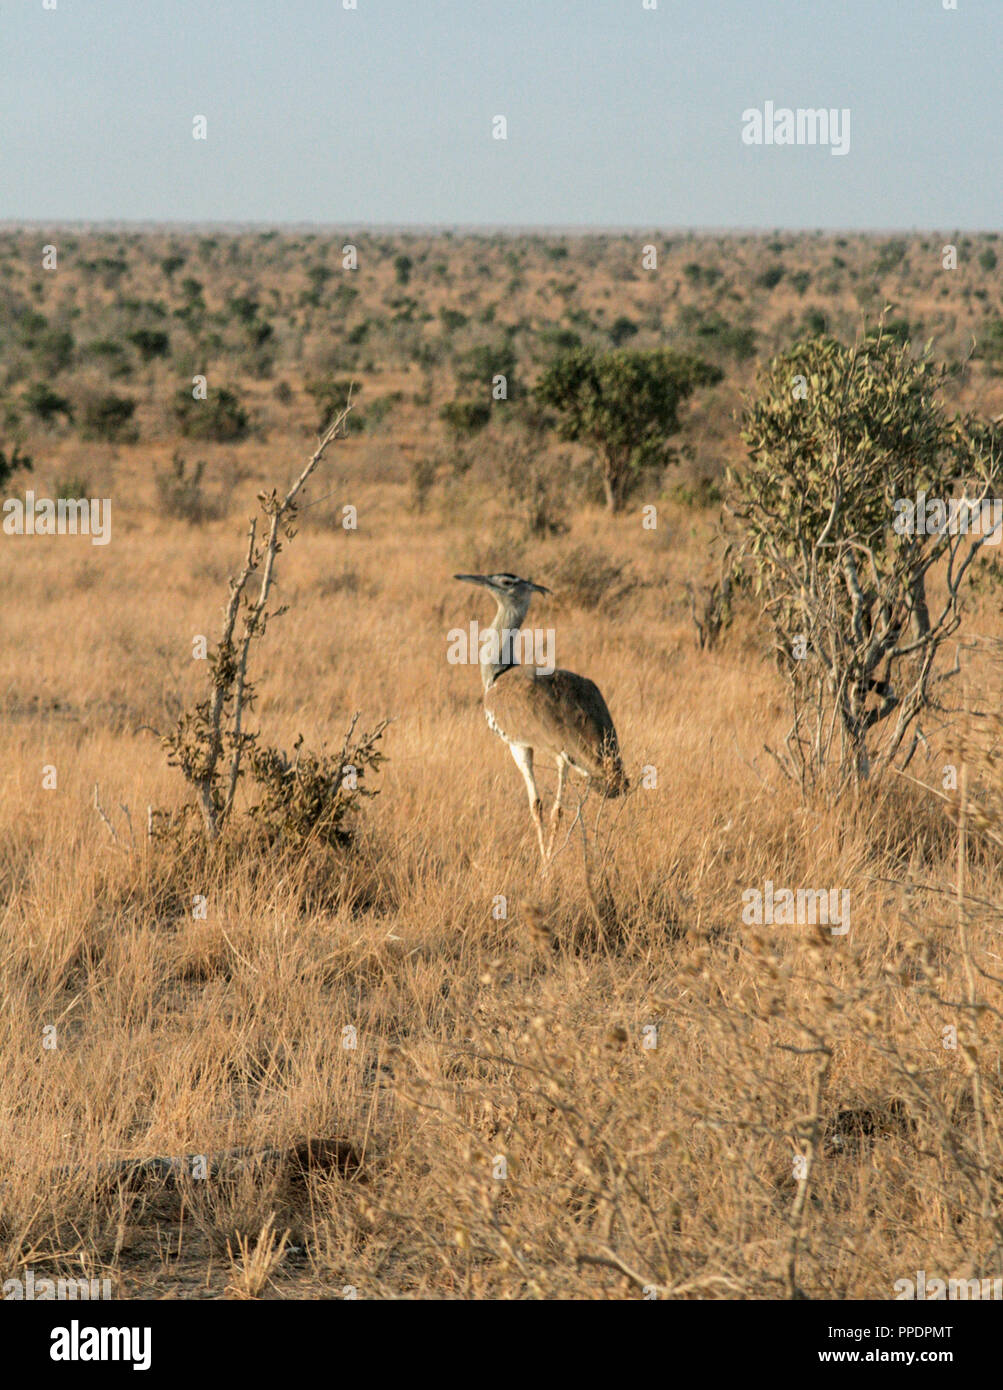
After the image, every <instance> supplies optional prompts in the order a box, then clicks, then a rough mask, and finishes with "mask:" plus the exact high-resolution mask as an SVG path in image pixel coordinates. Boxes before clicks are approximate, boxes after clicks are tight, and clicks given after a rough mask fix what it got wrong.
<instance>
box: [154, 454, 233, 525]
mask: <svg viewBox="0 0 1003 1390" xmlns="http://www.w3.org/2000/svg"><path fill="white" fill-rule="evenodd" d="M204 472H205V460H204V459H199V461H198V463H196V464H195V467H194V468H193V469H192V470H191V471H190V472H189V471H188V465H187V463H186V462H185V460H184V459H183V458H182V456H181V454H180V453H178V452H175V454H174V456H173V458H172V459H171V467H170V471H169V472H166V473H155V474H154V481H155V482H156V485H157V494H158V496H159V498H160V508H161V511H162V512H164V514H165V515H166V516H169V517H173V518H174V519H175V520H177V521H187V522H189V523H190V524H192V525H195V526H198V525H201V524H202V523H203V522H204V521H208V520H210V518H212V517H214V516H217V515H218V508H216V507H215V506H213V505H212V504H211V503H210V502H209V501H208V500H207V499H206V496H205V494H204V492H203V490H202V475H203V473H204Z"/></svg>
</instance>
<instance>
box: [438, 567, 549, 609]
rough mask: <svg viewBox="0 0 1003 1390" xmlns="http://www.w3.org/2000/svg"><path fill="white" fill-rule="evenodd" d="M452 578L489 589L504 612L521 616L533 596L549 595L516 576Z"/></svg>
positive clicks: (458, 575) (490, 575)
mask: <svg viewBox="0 0 1003 1390" xmlns="http://www.w3.org/2000/svg"><path fill="white" fill-rule="evenodd" d="M453 578H454V579H462V580H463V581H464V583H466V584H479V585H480V586H481V587H482V588H483V589H489V590H490V591H491V593H492V594H493V595H494V597H495V600H496V602H497V603H498V606H499V608H501V609H502V610H503V611H504V612H517V613H521V614H523V615H525V613H526V610H527V609H528V608H529V603H530V599H531V598H532V597H533V595H534V594H549V593H550V590H549V589H547V588H545V587H544V585H542V584H534V583H533V581H532V580H531V579H520V578H519V576H518V575H517V574H505V573H502V574H454V575H453Z"/></svg>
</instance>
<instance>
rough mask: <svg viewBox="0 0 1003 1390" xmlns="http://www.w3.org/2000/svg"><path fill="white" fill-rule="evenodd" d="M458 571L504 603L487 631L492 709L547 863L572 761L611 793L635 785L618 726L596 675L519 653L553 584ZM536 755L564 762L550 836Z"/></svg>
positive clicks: (491, 719)
mask: <svg viewBox="0 0 1003 1390" xmlns="http://www.w3.org/2000/svg"><path fill="white" fill-rule="evenodd" d="M453 578H454V579H462V580H464V581H465V582H466V583H467V584H479V585H481V587H482V588H485V589H487V590H489V591H490V593H491V594H492V596H493V598H494V600H495V603H496V604H497V605H498V611H497V613H496V614H495V620H494V622H493V623H492V624H491V627H490V629H488V631H487V632H482V633H481V642H480V667H481V682H482V684H483V686H484V713H485V715H486V716H487V721H488V724H489V725H490V727H491V729H492V730H493V731H494V732H495V733H496V734H498V736H499V737H500V738H503V739H504V740H505V742H506V743H507V744H508V746H509V750H510V752H511V754H512V757H513V758H514V759H515V761H516V765H517V767H518V768H519V771H520V772H521V773H522V775H523V779H524V781H525V783H526V790H527V792H528V793H529V810H530V814H531V816H532V817H533V824H534V825H535V826H536V834H537V839H538V840H539V842H540V855H541V857H542V859H543V863H544V865H545V866H546V865H547V864H549V862H550V858H551V855H552V854H553V852H554V841H555V839H556V838H557V827H558V825H559V824H560V820H561V797H562V796H563V794H564V780H565V777H566V776H567V772H568V768H569V767H570V768H571V769H573V771H575V772H578V773H581V774H582V776H584V777H585V778H587V779H588V783H589V785H590V786H594V787H597V788H598V789H599V791H600V792H601V793H602V794H603V796H619V795H620V794H621V793H622V792H625V791H626V790H627V787H628V785H629V784H628V782H627V778H626V775H625V773H624V770H623V763H622V762H621V761H620V745H619V742H618V740H617V736H616V729H615V728H614V727H613V720H612V718H611V717H610V712H609V710H608V709H607V707H606V701H605V700H604V699H603V697H602V693H601V692H600V690H599V687H598V686H597V685H596V684H595V683H594V682H593V681H590V680H588V679H587V678H586V677H585V676H577V675H575V673H574V672H573V671H562V670H560V669H557V670H553V671H544V670H539V669H537V668H536V667H535V666H531V665H529V664H520V663H519V662H517V661H516V660H515V652H516V649H517V638H518V633H519V629H520V628H521V627H522V624H523V622H524V621H525V618H526V614H527V612H528V611H529V605H530V601H531V599H532V597H533V595H534V594H549V593H550V590H549V589H547V588H544V586H543V585H542V584H534V583H532V581H531V580H529V579H520V578H519V576H518V575H516V574H455V575H454V576H453ZM489 634H490V635H489ZM534 757H547V758H552V759H553V761H554V763H555V764H556V766H557V795H556V797H555V798H554V805H553V807H552V809H551V812H550V836H549V839H548V840H546V841H545V839H544V832H543V808H542V806H541V804H540V793H539V792H538V791H537V788H536V779H535V777H534V776H533V759H534Z"/></svg>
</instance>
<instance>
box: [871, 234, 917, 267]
mask: <svg viewBox="0 0 1003 1390" xmlns="http://www.w3.org/2000/svg"><path fill="white" fill-rule="evenodd" d="M908 250H909V245H908V243H907V242H905V241H902V240H898V239H896V240H895V241H888V242H886V243H885V245H884V246H882V247H881V250H880V251H879V252H878V258H877V260H876V261H875V264H874V269H875V270H876V271H877V273H878V274H879V275H886V274H887V273H888V272H889V271H891V270H896V269H898V267H899V266H900V265H901V264H902V262H903V261H904V260H905V257H906V252H907V251H908Z"/></svg>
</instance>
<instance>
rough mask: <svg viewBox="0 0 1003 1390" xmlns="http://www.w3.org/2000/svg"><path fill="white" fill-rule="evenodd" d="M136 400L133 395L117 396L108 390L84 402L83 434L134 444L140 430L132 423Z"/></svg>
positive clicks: (109, 441)
mask: <svg viewBox="0 0 1003 1390" xmlns="http://www.w3.org/2000/svg"><path fill="white" fill-rule="evenodd" d="M135 413H136V402H135V401H134V400H133V399H132V397H131V396H117V395H115V393H114V392H113V391H106V392H103V393H101V394H100V395H97V396H91V397H90V398H89V399H88V400H87V401H85V402H84V408H83V436H84V438H85V439H103V440H105V441H107V442H108V443H110V444H132V443H135V441H136V440H137V439H138V438H139V431H138V430H137V428H136V426H135V425H134V424H133V423H132V417H133V416H134V415H135Z"/></svg>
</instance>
